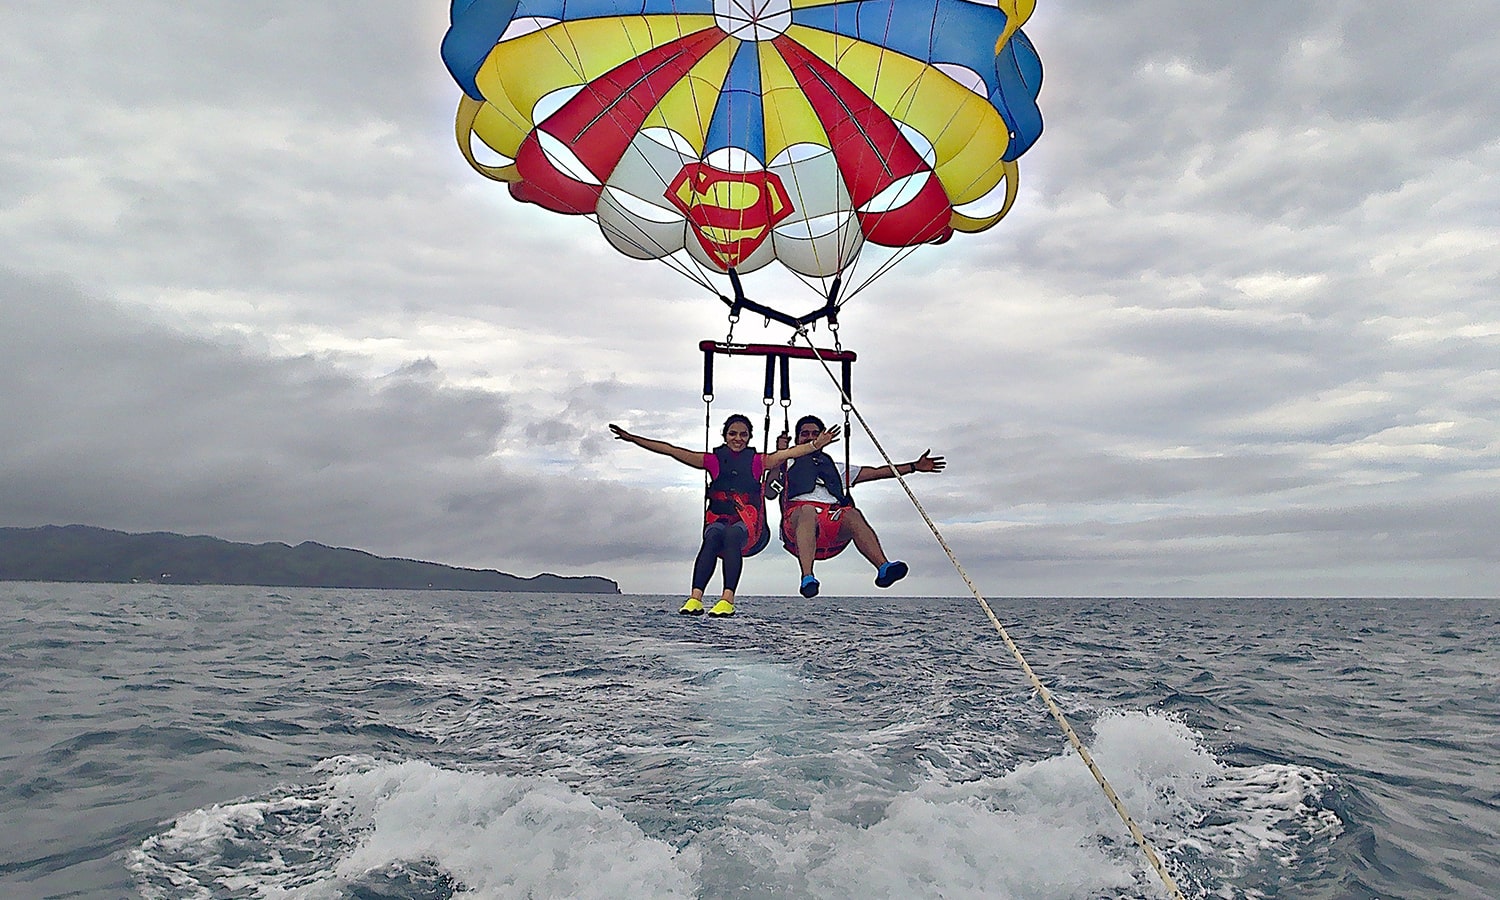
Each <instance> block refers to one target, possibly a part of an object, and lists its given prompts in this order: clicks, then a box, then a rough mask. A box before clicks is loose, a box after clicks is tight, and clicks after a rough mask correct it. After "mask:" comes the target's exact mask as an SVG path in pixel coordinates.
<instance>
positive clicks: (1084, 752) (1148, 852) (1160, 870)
mask: <svg viewBox="0 0 1500 900" xmlns="http://www.w3.org/2000/svg"><path fill="white" fill-rule="evenodd" d="M796 337H800V338H802V340H803V341H805V342H806V343H807V346H808V348H809V349H810V350H811V351H812V354H813V356H814V357H816V358H817V360H818V362H820V363H822V364H823V371H825V372H827V373H828V378H829V380H831V381H832V382H833V383H834V386H835V387H838V388H840V393H841V394H842V396H843V403H844V409H845V413H844V418H845V421H846V422H847V421H848V417H849V413H851V412H852V413H853V414H854V417H855V418H857V419H858V420H859V424H860V427H862V428H863V429H864V431H865V434H866V435H867V436H868V437H869V438H870V443H871V444H873V445H874V446H875V450H876V451H877V452H878V453H879V454H880V458H881V459H882V460H884V461H885V464H886V465H887V466H889V467H890V469H891V474H892V475H893V476H895V478H896V481H897V482H899V483H900V485H901V489H902V490H904V491H906V496H907V498H908V499H910V500H911V502H912V506H915V507H916V509H917V512H918V513H919V514H921V516H922V521H924V522H926V523H927V528H928V529H929V530H930V531H931V532H932V536H933V537H934V538H936V539H937V542H938V546H940V547H942V548H943V552H944V553H946V554H948V561H949V562H951V563H952V564H953V568H954V569H955V570H957V571H958V575H959V577H960V578H962V579H963V580H964V584H966V585H968V587H969V592H970V593H971V594H973V595H974V599H975V600H976V601H978V603H979V607H980V609H982V610H984V614H985V616H986V617H987V618H988V619H989V620H990V624H991V625H993V626H994V627H995V631H996V632H998V633H999V635H1000V639H1001V640H1002V641H1004V642H1005V646H1006V648H1007V649H1008V650H1010V654H1011V656H1012V657H1014V658H1015V660H1016V662H1017V663H1019V664H1020V666H1021V671H1023V672H1025V673H1026V678H1027V679H1028V680H1029V681H1030V682H1031V686H1032V688H1033V689H1034V690H1035V691H1036V694H1037V696H1038V697H1040V698H1041V700H1042V703H1043V704H1044V705H1046V707H1047V711H1048V712H1049V713H1051V714H1052V718H1053V719H1054V720H1056V722H1057V724H1058V727H1059V728H1061V729H1062V732H1063V734H1064V735H1065V736H1066V737H1067V739H1068V743H1069V744H1071V745H1072V746H1073V749H1074V750H1075V751H1076V752H1077V753H1078V756H1079V758H1080V759H1082V760H1083V764H1084V765H1085V766H1087V767H1088V770H1089V772H1090V773H1091V774H1092V775H1093V776H1094V780H1095V781H1096V782H1098V783H1099V788H1100V790H1102V791H1103V792H1104V796H1105V797H1106V798H1108V800H1109V803H1110V805H1111V806H1113V807H1114V809H1115V812H1116V813H1117V814H1118V815H1119V816H1120V819H1121V821H1123V822H1124V823H1125V827H1126V828H1127V829H1129V831H1130V836H1131V837H1132V838H1133V839H1134V840H1135V843H1136V846H1138V847H1140V848H1141V852H1142V853H1143V854H1144V855H1145V857H1146V860H1147V861H1148V862H1149V863H1150V864H1151V867H1152V868H1153V869H1155V870H1156V874H1157V876H1158V877H1160V878H1161V881H1162V884H1163V885H1165V886H1166V888H1167V893H1168V894H1170V895H1171V896H1172V897H1173V898H1174V900H1185V898H1184V897H1183V894H1182V890H1181V889H1180V888H1179V887H1178V886H1177V881H1176V880H1175V879H1173V878H1172V875H1171V873H1169V872H1168V871H1167V868H1166V866H1165V865H1164V864H1163V863H1162V861H1161V857H1159V856H1158V855H1157V853H1156V850H1155V848H1153V847H1152V846H1151V842H1150V841H1149V840H1147V839H1146V835H1145V834H1144V833H1143V832H1142V831H1141V829H1140V826H1139V825H1137V824H1136V823H1135V819H1133V818H1131V816H1130V813H1129V811H1127V810H1126V809H1125V804H1124V803H1123V802H1122V801H1121V800H1120V797H1119V795H1118V794H1116V793H1115V789H1114V788H1113V787H1112V786H1111V785H1110V783H1109V779H1107V778H1105V777H1104V773H1103V772H1102V771H1100V769H1099V766H1098V765H1096V764H1095V762H1094V757H1093V754H1091V753H1089V751H1088V748H1087V747H1085V746H1084V745H1083V741H1082V740H1080V739H1079V737H1078V733H1077V732H1075V731H1074V730H1073V726H1072V725H1070V724H1069V723H1068V719H1067V717H1066V716H1064V715H1063V711H1062V709H1061V707H1059V706H1058V705H1057V701H1056V700H1054V699H1053V697H1052V692H1051V691H1049V690H1047V686H1046V685H1045V684H1043V683H1042V680H1041V678H1039V677H1037V674H1036V673H1035V672H1034V671H1032V668H1031V664H1030V663H1028V662H1027V661H1026V657H1025V655H1024V654H1022V653H1021V648H1020V647H1019V646H1017V645H1016V642H1015V641H1014V640H1012V639H1011V636H1010V633H1009V632H1007V631H1006V630H1005V626H1004V625H1002V624H1000V619H999V618H998V617H997V616H996V615H995V611H994V610H993V609H991V608H990V604H989V602H988V601H986V600H985V599H984V596H983V595H982V594H980V593H979V588H978V587H976V586H975V584H974V581H973V580H972V579H971V578H969V574H968V572H966V571H964V567H963V564H962V563H960V562H959V561H958V557H957V556H956V555H955V554H954V553H953V549H952V548H951V547H949V546H948V542H947V540H945V539H944V538H943V534H942V532H941V531H939V530H938V527H937V524H936V523H934V522H933V521H932V517H931V516H929V515H928V514H927V510H926V508H924V507H923V506H922V501H920V500H918V499H917V495H916V494H915V493H913V492H912V489H911V486H910V485H908V484H907V483H906V478H905V477H903V476H902V475H901V472H900V471H899V469H898V468H897V465H896V463H895V462H894V461H892V460H891V457H890V454H888V453H886V452H885V447H883V446H882V445H881V443H880V439H879V438H877V437H876V436H875V432H874V431H873V430H872V429H871V428H870V424H869V423H868V422H866V421H865V417H864V416H863V415H862V414H861V413H860V411H859V409H858V408H856V407H855V405H854V402H853V400H851V399H850V397H849V392H848V390H847V376H846V385H845V386H840V385H839V380H838V378H836V377H835V376H834V374H833V369H832V368H830V367H829V365H828V361H827V360H826V359H824V358H823V354H822V353H820V352H818V348H817V347H815V346H813V343H812V341H811V339H809V338H808V335H807V331H806V329H805V328H804V329H799V330H798V331H797V335H796ZM795 339H796V338H795V337H794V338H793V340H795ZM845 371H846V372H847V371H848V370H847V368H846V369H845ZM847 444H848V437H847V435H846V436H845V445H846V446H845V454H846V455H847V453H848V447H847ZM846 465H847V464H846Z"/></svg>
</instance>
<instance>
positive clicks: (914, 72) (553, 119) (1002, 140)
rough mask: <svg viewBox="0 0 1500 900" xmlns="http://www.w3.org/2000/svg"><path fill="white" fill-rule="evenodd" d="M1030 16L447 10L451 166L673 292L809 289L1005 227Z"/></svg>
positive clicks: (1005, 7) (592, 1)
mask: <svg viewBox="0 0 1500 900" xmlns="http://www.w3.org/2000/svg"><path fill="white" fill-rule="evenodd" d="M1034 5H1035V2H1034V0H999V2H998V3H996V2H993V0H992V2H989V3H978V2H970V0H843V2H839V0H834V2H826V0H739V2H737V0H519V2H517V0H454V2H453V4H452V26H451V27H450V29H449V31H448V34H447V36H446V37H445V39H444V41H443V59H444V61H445V62H446V64H447V66H448V69H449V71H450V72H451V73H452V75H453V77H454V79H455V80H456V81H457V82H458V84H459V85H460V86H461V87H462V89H463V91H464V95H465V96H464V98H463V99H462V100H461V101H460V106H459V112H458V119H457V131H458V138H459V145H460V147H461V148H462V150H463V153H464V155H465V157H466V158H467V159H468V160H469V162H470V164H471V165H473V166H474V168H475V169H476V170H478V171H479V172H481V173H483V174H484V175H486V176H487V177H490V178H493V179H496V180H498V181H503V182H506V183H508V185H509V189H510V193H511V194H512V196H514V197H515V198H516V199H517V200H520V201H523V202H527V203H534V204H537V205H539V206H542V207H545V208H546V209H549V210H553V211H555V212H559V213H566V214H573V215H583V216H590V217H592V218H593V219H594V220H595V221H596V222H597V223H598V226H599V229H600V231H601V232H602V233H603V235H604V237H605V238H606V239H607V240H608V241H609V242H610V243H611V244H612V245H613V246H614V247H615V248H617V249H618V250H619V251H620V252H622V253H625V254H627V255H629V256H632V257H636V258H639V259H665V260H669V261H675V264H676V265H678V267H679V268H682V269H683V270H684V271H687V272H688V273H689V274H690V275H693V274H694V273H697V275H698V276H706V275H709V274H720V273H734V272H737V273H746V272H750V271H753V270H755V269H759V268H761V267H763V266H766V265H768V264H769V263H771V262H772V261H773V260H774V261H776V262H779V263H780V264H781V265H783V266H785V267H786V268H787V269H789V270H791V271H792V272H794V273H796V274H798V275H799V276H802V277H803V278H804V280H806V279H823V280H825V281H826V279H829V278H838V277H839V276H841V275H842V274H844V273H845V272H846V271H847V270H848V269H849V267H850V266H851V265H852V264H853V263H854V261H855V260H856V259H858V258H859V256H860V253H861V251H862V250H863V249H864V248H865V247H866V246H867V245H875V246H879V247H883V248H898V249H899V248H910V247H915V246H918V245H922V244H928V243H940V242H942V241H946V240H947V239H948V238H949V237H951V236H952V235H953V233H954V232H977V231H983V230H984V229H986V228H989V227H990V226H992V225H994V224H995V223H996V222H998V221H999V220H1000V218H1001V217H1003V216H1004V215H1005V213H1006V212H1007V211H1008V210H1009V208H1010V205H1011V202H1012V201H1013V200H1014V198H1015V194H1016V178H1017V166H1016V160H1017V159H1018V158H1019V157H1020V156H1021V154H1023V153H1024V152H1026V150H1027V149H1028V148H1029V147H1030V146H1031V145H1032V143H1034V142H1035V141H1036V139H1037V137H1038V136H1039V135H1040V133H1041V128H1042V123H1041V114H1040V112H1039V111H1038V109H1037V105H1036V97H1037V92H1038V90H1039V89H1040V87H1041V74H1042V72H1041V62H1040V60H1039V59H1038V57H1037V54H1036V51H1035V50H1034V49H1033V48H1032V45H1031V42H1030V41H1029V40H1028V39H1027V38H1026V35H1025V34H1024V33H1023V32H1022V31H1021V30H1020V29H1021V25H1022V24H1023V23H1024V22H1025V21H1026V20H1027V18H1028V17H1029V16H1030V15H1031V12H1032V9H1033V7H1034ZM474 137H478V138H479V140H480V141H481V142H482V143H483V144H484V145H485V146H487V147H488V148H489V149H490V150H491V151H493V152H494V153H495V154H498V155H499V156H500V157H502V159H501V160H500V161H498V162H496V163H493V164H492V163H487V162H481V161H480V160H479V158H478V156H477V155H476V154H475V152H474V147H473V138H474ZM698 280H700V281H703V282H704V283H705V284H707V283H709V282H708V281H707V280H706V279H705V278H703V277H699V279H698ZM736 287H738V285H736ZM830 302H831V300H830Z"/></svg>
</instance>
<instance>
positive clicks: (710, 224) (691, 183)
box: [666, 162, 792, 269]
mask: <svg viewBox="0 0 1500 900" xmlns="http://www.w3.org/2000/svg"><path fill="white" fill-rule="evenodd" d="M666 196H667V199H668V200H669V201H671V203H672V205H673V206H675V207H677V208H678V209H679V210H681V211H682V213H683V215H685V216H687V219H688V222H689V223H690V224H691V225H692V226H693V231H694V233H696V234H697V235H698V243H699V244H701V245H702V246H703V249H704V250H705V251H706V252H707V253H708V255H709V256H710V257H711V258H712V259H714V260H717V261H718V262H719V264H720V265H721V266H723V267H724V268H725V269H729V268H732V267H734V266H737V265H739V264H740V263H741V262H742V261H743V260H744V259H745V257H747V256H749V255H750V254H752V253H754V252H755V250H756V248H758V247H759V246H760V245H761V244H763V243H765V240H766V238H767V237H769V236H770V234H771V229H772V228H775V227H776V224H777V223H778V222H780V221H781V220H783V219H785V218H786V217H787V216H789V215H791V214H792V200H791V198H790V197H789V196H788V195H787V192H786V188H785V187H784V186H782V184H781V179H780V178H778V177H777V176H776V175H775V174H774V173H772V172H767V171H765V170H761V171H758V172H726V171H724V170H723V169H716V168H714V167H713V166H710V165H708V164H707V163H701V162H695V163H689V164H687V165H686V166H683V168H682V171H680V172H678V173H677V177H676V178H674V179H672V184H671V185H670V186H668V188H667V195H666Z"/></svg>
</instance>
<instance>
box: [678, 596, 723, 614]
mask: <svg viewBox="0 0 1500 900" xmlns="http://www.w3.org/2000/svg"><path fill="white" fill-rule="evenodd" d="M715 608H716V609H717V607H715ZM677 614H678V615H682V616H701V615H703V601H702V600H699V599H698V598H697V597H689V598H688V601H687V602H686V603H684V604H682V609H679V610H678V611H677Z"/></svg>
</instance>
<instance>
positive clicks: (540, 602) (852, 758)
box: [0, 583, 1500, 900]
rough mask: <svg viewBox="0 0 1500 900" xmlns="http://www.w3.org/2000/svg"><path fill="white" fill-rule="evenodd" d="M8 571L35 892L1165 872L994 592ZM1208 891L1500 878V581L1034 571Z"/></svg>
mask: <svg viewBox="0 0 1500 900" xmlns="http://www.w3.org/2000/svg"><path fill="white" fill-rule="evenodd" d="M677 603H678V599H677V598H675V597H673V598H667V597H650V596H599V595H589V596H572V595H569V596H559V595H536V594H470V593H446V592H397V591H342V590H286V589H268V588H251V587H211V588H204V587H159V586H150V585H64V584H30V583H20V584H16V583H12V584H0V722H3V727H0V896H3V897H6V898H31V897H90V898H92V897H106V898H116V897H148V898H178V897H182V898H231V897H232V898H251V897H265V898H361V900H370V898H446V897H459V898H470V897H473V898H485V897H504V898H509V897H532V898H547V897H569V898H591V897H598V898H640V897H664V898H665V897H682V898H689V897H697V898H725V897H736V898H851V900H853V898H861V900H864V898H913V897H942V898H981V897H982V898H1028V900H1032V898H1040V900H1049V898H1055V900H1074V898H1076V900H1104V898H1146V897H1160V896H1164V894H1163V892H1162V888H1161V885H1160V881H1159V879H1158V878H1157V876H1156V875H1155V873H1154V872H1153V871H1152V870H1151V869H1150V868H1149V867H1148V864H1147V863H1146V861H1145V859H1144V857H1143V856H1142V854H1141V853H1140V851H1139V850H1138V849H1137V848H1136V846H1135V845H1134V844H1133V843H1132V842H1131V840H1130V838H1129V835H1128V833H1127V832H1126V830H1125V828H1124V826H1123V825H1122V824H1121V822H1120V820H1119V818H1118V817H1117V816H1116V814H1115V812H1114V811H1113V810H1112V809H1111V808H1110V807H1109V806H1108V804H1107V801H1106V800H1105V799H1104V796H1103V794H1102V792H1101V791H1100V789H1099V788H1098V786H1097V785H1096V784H1095V782H1094V780H1093V778H1092V777H1091V776H1090V774H1089V773H1088V770H1087V769H1086V768H1085V767H1084V765H1083V764H1082V763H1081V762H1080V760H1079V759H1078V757H1077V756H1076V755H1075V754H1074V753H1073V752H1072V751H1071V750H1070V749H1069V748H1068V746H1067V745H1066V743H1065V740H1064V738H1063V737H1062V735H1061V733H1060V731H1059V729H1058V726H1057V725H1056V723H1055V722H1053V720H1052V719H1051V718H1050V716H1049V715H1048V714H1047V713H1046V711H1045V709H1044V708H1043V707H1042V705H1041V704H1040V702H1039V701H1038V700H1037V698H1036V697H1034V696H1033V695H1032V692H1031V690H1030V688H1029V685H1028V683H1027V682H1026V680H1025V678H1024V676H1023V674H1022V673H1021V671H1020V669H1019V667H1018V666H1017V665H1016V663H1015V662H1014V660H1013V659H1012V658H1011V656H1010V655H1009V653H1008V651H1007V650H1006V649H1005V647H1004V644H1003V643H1002V642H1001V641H1000V639H999V637H998V636H997V635H996V633H995V632H994V630H993V628H992V627H991V626H990V624H989V623H988V621H987V620H986V619H984V617H983V615H982V613H981V611H980V610H979V609H978V607H977V605H976V604H975V603H974V602H973V600H972V599H967V598H966V599H961V600H960V599H951V600H932V599H906V598H895V599H892V598H880V599H871V598H856V597H849V598H842V597H831V598H820V600H819V601H818V602H816V603H808V602H807V601H803V600H801V599H800V598H797V599H795V600H793V599H786V598H764V599H759V598H746V599H745V601H744V602H743V603H742V604H741V606H740V609H741V614H740V615H739V616H737V617H735V618H733V619H724V620H715V619H706V618H704V619H693V618H683V617H679V616H677V615H676V614H675V609H676V605H677ZM992 605H993V606H994V607H995V609H996V612H997V613H998V614H999V616H1000V617H1001V619H1002V620H1003V621H1004V622H1005V623H1006V626H1007V629H1008V630H1009V631H1010V633H1011V634H1012V636H1013V637H1014V638H1015V639H1016V640H1017V642H1018V643H1019V644H1020V646H1021V648H1022V650H1023V651H1024V652H1025V653H1026V654H1027V658H1028V660H1029V661H1030V663H1031V664H1032V666H1033V667H1034V668H1035V669H1036V670H1037V672H1038V674H1039V675H1040V676H1041V678H1042V679H1043V680H1044V681H1045V682H1047V684H1048V685H1049V687H1050V688H1051V689H1052V691H1053V692H1054V693H1055V695H1056V697H1057V699H1058V701H1059V703H1060V704H1061V705H1062V706H1063V708H1064V710H1065V712H1066V714H1067V715H1068V717H1069V718H1070V720H1071V721H1072V723H1073V725H1074V727H1075V728H1076V729H1077V730H1078V731H1079V733H1080V735H1081V736H1082V738H1083V740H1084V741H1085V743H1087V744H1088V745H1089V747H1090V749H1091V751H1092V753H1093V754H1094V756H1095V759H1096V761H1097V762H1098V764H1099V766H1100V767H1101V768H1102V769H1103V771H1104V773H1105V774H1106V775H1107V777H1108V778H1109V779H1110V781H1111V783H1112V784H1113V786H1114V788H1115V789H1116V791H1118V793H1119V795H1120V797H1121V799H1122V800H1123V802H1124V805H1125V806H1126V807H1127V808H1128V809H1129V811H1130V812H1131V814H1132V815H1133V816H1134V818H1135V819H1136V820H1137V821H1138V822H1139V823H1140V824H1141V826H1142V828H1143V829H1144V831H1145V833H1146V834H1147V835H1148V836H1149V838H1150V839H1151V841H1152V842H1153V843H1154V844H1155V846H1156V847H1157V848H1158V850H1159V851H1160V852H1161V853H1162V855H1163V857H1164V859H1165V861H1166V864H1167V866H1168V867H1169V869H1170V871H1171V872H1172V874H1173V876H1174V877H1175V878H1176V879H1177V880H1178V882H1179V883H1180V884H1181V886H1182V888H1183V892H1184V894H1186V895H1187V896H1189V897H1213V898H1218V897H1224V898H1231V897H1234V898H1238V897H1244V898H1299V900H1304V898H1366V897H1368V898H1375V897H1378V898H1428V897H1442V898H1494V897H1497V896H1500V762H1497V755H1500V684H1497V675H1500V602H1495V601H1475V600H1212V599H1195V600H1129V599H1079V600H997V601H992Z"/></svg>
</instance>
